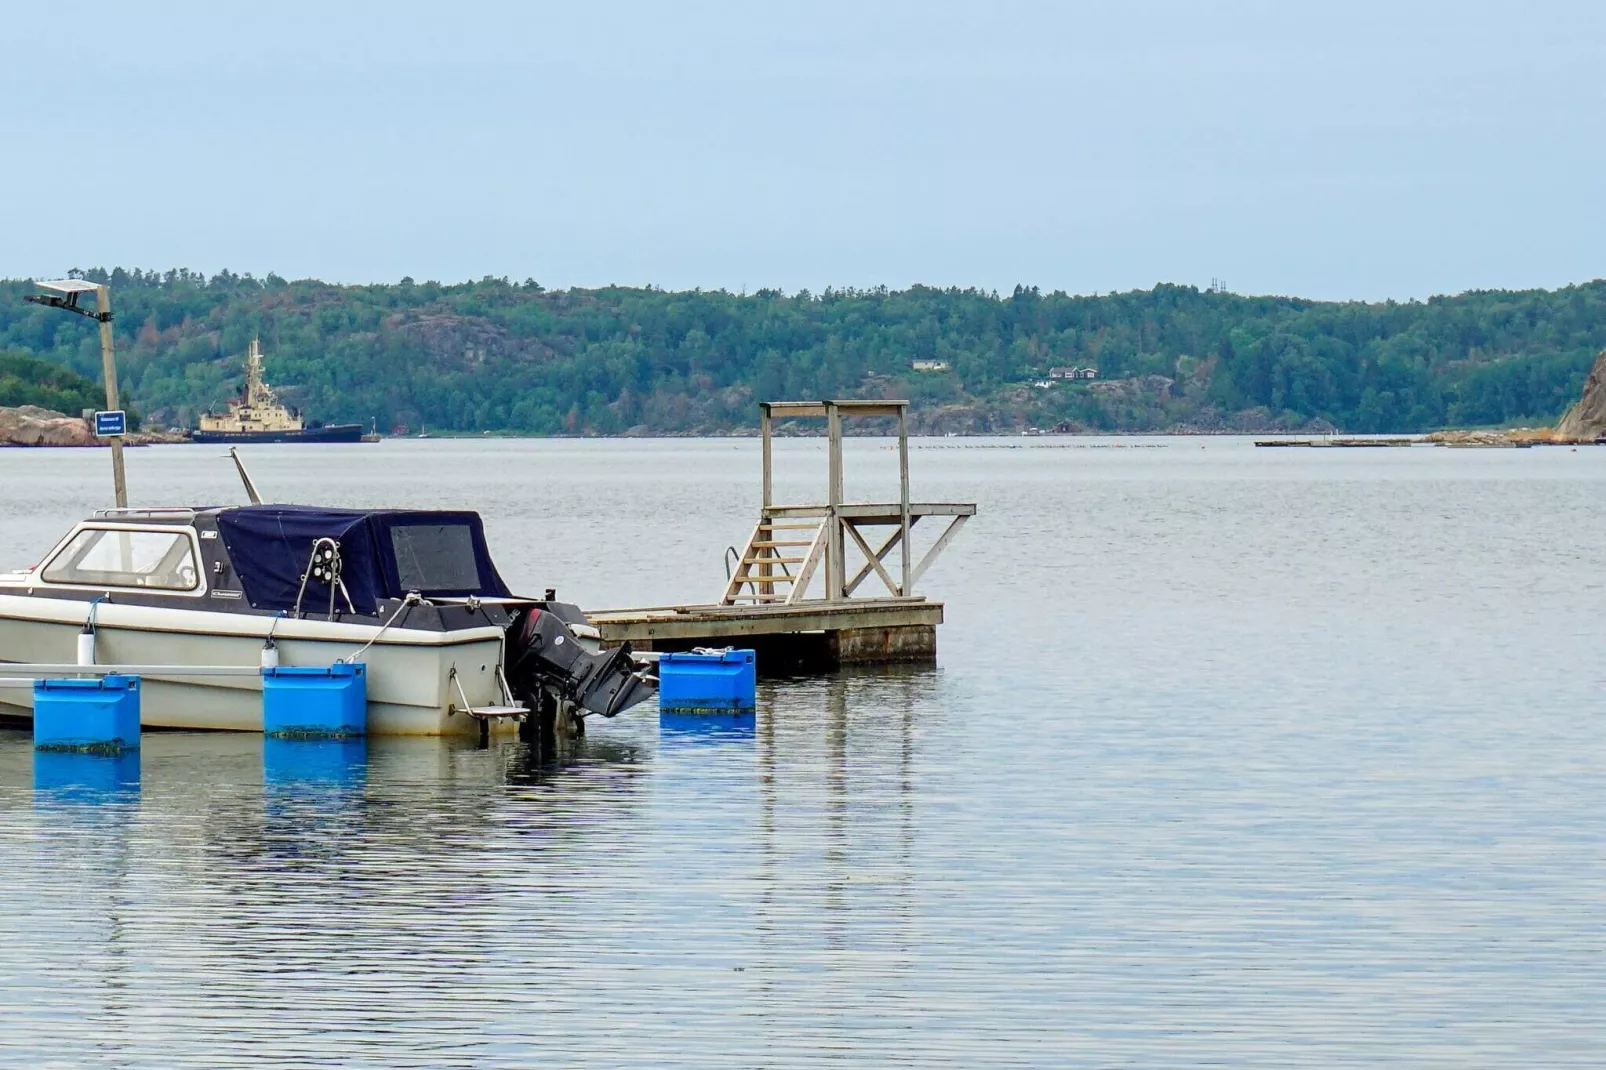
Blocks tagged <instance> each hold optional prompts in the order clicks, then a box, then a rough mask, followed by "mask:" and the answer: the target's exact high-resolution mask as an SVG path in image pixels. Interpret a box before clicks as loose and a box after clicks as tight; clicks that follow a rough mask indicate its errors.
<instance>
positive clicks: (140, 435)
mask: <svg viewBox="0 0 1606 1070" xmlns="http://www.w3.org/2000/svg"><path fill="white" fill-rule="evenodd" d="M189 440H190V438H189V436H188V435H186V434H183V433H181V432H176V431H135V432H132V433H131V434H127V435H124V436H123V445H125V446H152V445H157V444H161V443H174V442H188V441H189ZM110 441H111V440H110V439H105V438H97V437H96V436H95V432H94V431H93V430H92V429H91V428H90V426H89V425H88V424H87V423H85V422H84V420H83V419H82V418H81V417H77V416H68V415H67V414H66V413H62V412H56V411H55V410H54V409H42V408H40V407H39V406H37V405H19V406H17V407H16V408H11V409H8V408H0V447H4V446H68V447H73V446H85V447H88V446H105V445H107V444H109V443H110Z"/></svg>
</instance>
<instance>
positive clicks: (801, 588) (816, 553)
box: [787, 524, 829, 602]
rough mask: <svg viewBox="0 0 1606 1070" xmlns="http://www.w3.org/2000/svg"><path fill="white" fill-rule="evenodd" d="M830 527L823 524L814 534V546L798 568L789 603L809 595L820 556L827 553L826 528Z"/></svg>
mask: <svg viewBox="0 0 1606 1070" xmlns="http://www.w3.org/2000/svg"><path fill="white" fill-rule="evenodd" d="M828 526H829V525H826V524H821V525H820V530H819V531H817V532H815V533H814V545H813V546H810V547H809V552H808V555H807V557H806V558H805V559H804V561H803V564H802V565H800V566H799V567H798V570H797V581H796V582H795V583H793V584H792V593H791V595H790V596H789V597H788V598H787V601H788V602H797V601H801V600H802V598H803V596H804V595H806V594H808V590H809V581H810V580H812V579H814V570H815V569H816V568H817V567H818V566H819V564H820V555H821V554H823V553H824V552H825V539H826V528H827V527H828Z"/></svg>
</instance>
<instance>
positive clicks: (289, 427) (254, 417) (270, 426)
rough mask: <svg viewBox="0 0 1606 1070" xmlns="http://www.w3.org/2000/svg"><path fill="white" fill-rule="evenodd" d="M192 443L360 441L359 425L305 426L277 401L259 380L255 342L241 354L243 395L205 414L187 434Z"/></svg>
mask: <svg viewBox="0 0 1606 1070" xmlns="http://www.w3.org/2000/svg"><path fill="white" fill-rule="evenodd" d="M190 439H191V441H194V442H235V443H243V442H361V441H362V424H322V425H315V426H312V427H308V426H306V425H305V424H303V423H302V420H301V414H300V413H298V412H296V411H295V410H294V409H291V408H288V407H286V406H285V404H284V403H283V402H281V401H280V400H279V396H278V395H277V394H275V393H274V392H273V387H271V386H269V385H268V384H267V382H266V381H265V380H263V378H262V349H261V346H260V345H259V344H258V342H257V340H256V339H254V338H253V339H252V340H251V348H250V349H249V350H247V351H246V355H245V392H244V393H242V394H241V395H240V396H239V397H237V398H232V399H230V401H229V410H228V412H225V413H214V412H208V413H204V414H202V416H201V426H200V428H199V429H198V430H196V431H194V432H192V433H191V435H190Z"/></svg>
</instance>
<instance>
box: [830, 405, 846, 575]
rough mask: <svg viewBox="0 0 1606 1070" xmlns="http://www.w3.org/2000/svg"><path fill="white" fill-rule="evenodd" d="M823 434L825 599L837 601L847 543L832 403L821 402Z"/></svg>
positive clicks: (838, 424)
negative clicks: (825, 442)
mask: <svg viewBox="0 0 1606 1070" xmlns="http://www.w3.org/2000/svg"><path fill="white" fill-rule="evenodd" d="M825 431H826V438H827V439H828V440H829V441H828V445H827V447H826V448H827V453H828V457H829V466H830V484H831V485H830V487H829V488H827V489H828V497H827V502H826V504H827V506H829V509H828V511H827V513H826V517H825V523H826V526H827V529H828V530H827V535H826V540H827V541H826V544H825V546H826V549H825V597H826V599H827V600H828V601H832V602H840V601H841V600H842V588H843V587H845V586H846V585H847V562H846V561H845V560H844V555H845V553H846V551H847V543H846V540H845V539H844V538H843V534H842V411H841V410H840V409H839V408H838V407H837V404H836V402H834V401H827V402H826V403H825Z"/></svg>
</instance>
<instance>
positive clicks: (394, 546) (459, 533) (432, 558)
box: [390, 524, 480, 592]
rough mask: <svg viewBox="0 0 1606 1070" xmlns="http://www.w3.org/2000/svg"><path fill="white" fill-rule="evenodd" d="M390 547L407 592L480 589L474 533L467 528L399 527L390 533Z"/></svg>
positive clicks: (403, 525)
mask: <svg viewBox="0 0 1606 1070" xmlns="http://www.w3.org/2000/svg"><path fill="white" fill-rule="evenodd" d="M390 547H391V551H392V552H393V553H395V555H396V579H397V582H399V583H400V584H401V587H402V590H404V591H468V592H474V591H478V590H479V589H480V566H479V562H478V561H477V560H476V559H475V557H474V532H473V530H472V529H470V528H469V526H468V525H467V524H397V525H396V526H394V527H392V528H391V529H390Z"/></svg>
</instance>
